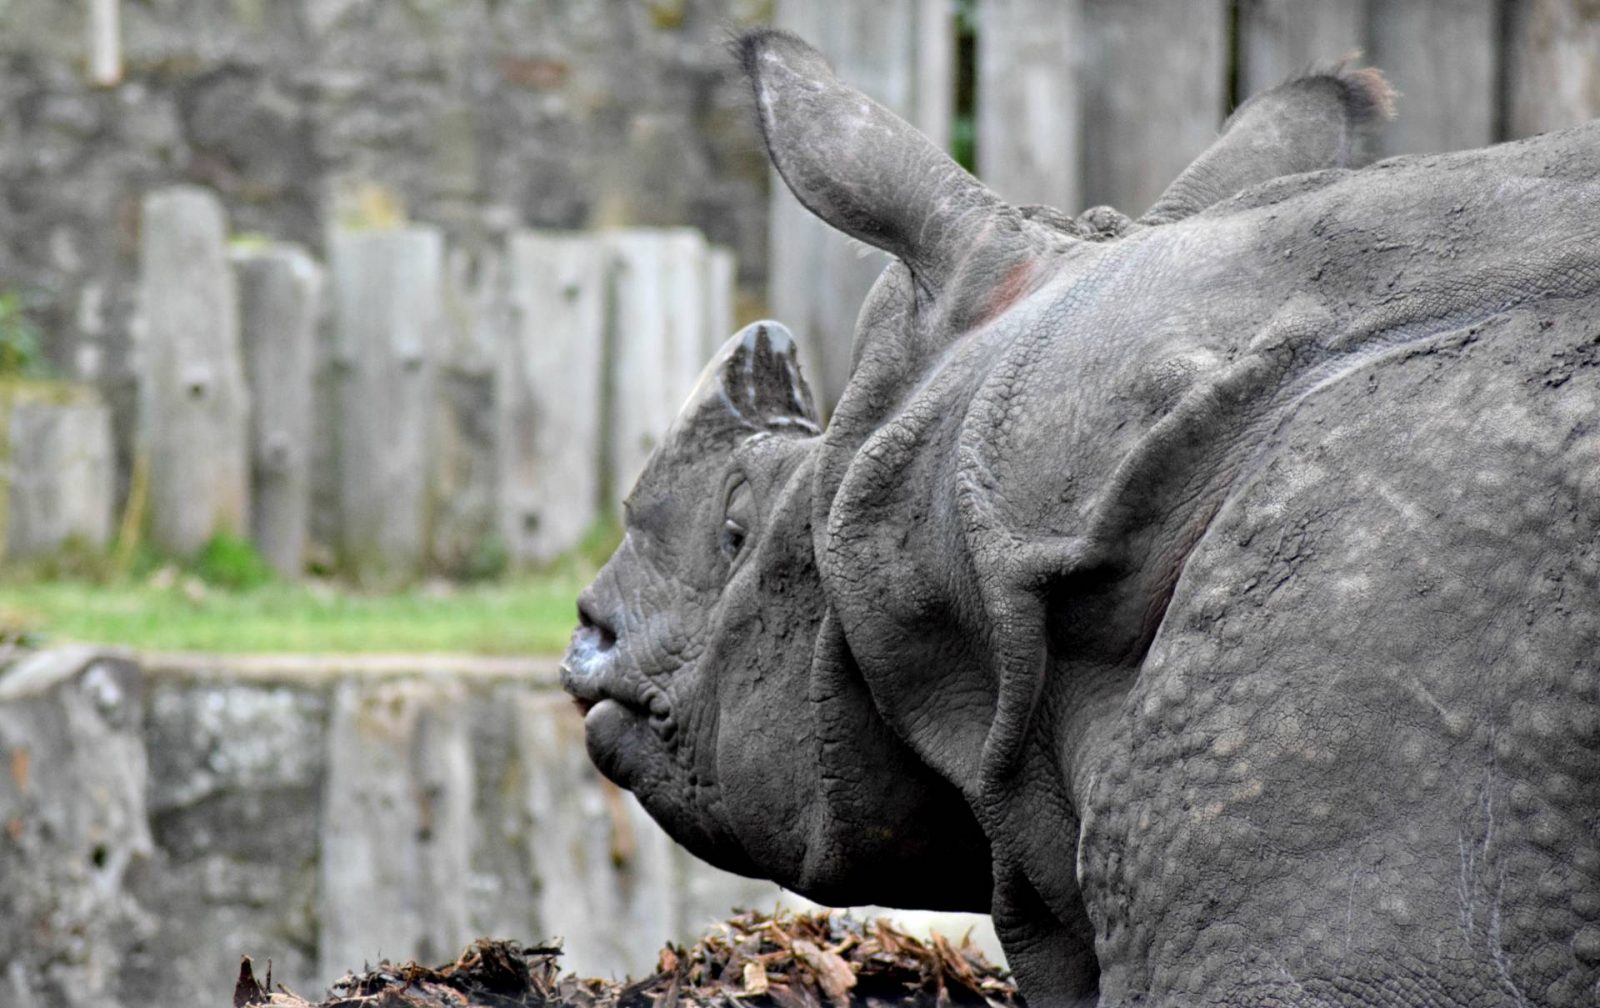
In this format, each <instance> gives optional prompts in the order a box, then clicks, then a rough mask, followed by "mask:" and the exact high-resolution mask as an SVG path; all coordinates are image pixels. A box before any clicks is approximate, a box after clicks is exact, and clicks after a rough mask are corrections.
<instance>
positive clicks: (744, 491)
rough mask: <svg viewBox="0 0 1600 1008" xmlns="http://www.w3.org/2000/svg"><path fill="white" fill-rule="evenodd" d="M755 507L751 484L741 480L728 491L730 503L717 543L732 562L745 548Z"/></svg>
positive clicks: (724, 514)
mask: <svg viewBox="0 0 1600 1008" xmlns="http://www.w3.org/2000/svg"><path fill="white" fill-rule="evenodd" d="M753 507H754V499H753V498H752V497H751V494H750V484H749V483H746V482H745V481H744V480H740V481H739V482H738V483H737V484H735V485H734V487H733V488H732V489H731V490H729V491H728V503H727V506H726V507H725V508H724V509H723V515H722V529H721V531H720V532H719V533H718V537H717V545H718V546H719V547H721V549H722V555H723V557H725V558H726V559H727V560H728V561H729V562H730V563H731V562H733V561H734V560H736V559H738V556H739V554H740V553H741V552H742V551H743V550H744V544H745V539H746V538H748V537H749V535H750V526H751V523H752V522H753V520H754V514H753V513H752V511H753Z"/></svg>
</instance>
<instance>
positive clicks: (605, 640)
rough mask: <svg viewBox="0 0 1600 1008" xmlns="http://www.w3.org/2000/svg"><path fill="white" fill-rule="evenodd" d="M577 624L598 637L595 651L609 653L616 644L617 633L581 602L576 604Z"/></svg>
mask: <svg viewBox="0 0 1600 1008" xmlns="http://www.w3.org/2000/svg"><path fill="white" fill-rule="evenodd" d="M578 623H579V625H581V626H584V627H587V628H589V629H590V630H593V631H594V632H595V633H596V634H598V635H599V638H600V640H599V642H598V643H597V644H596V645H595V650H597V651H610V650H611V648H612V647H613V646H614V645H615V644H616V643H617V633H616V631H615V630H613V629H611V626H610V624H608V623H606V622H605V621H604V620H601V619H598V618H597V617H596V616H595V615H594V614H593V613H592V612H591V611H590V610H589V607H588V606H587V605H585V604H584V603H583V602H581V601H580V602H579V603H578Z"/></svg>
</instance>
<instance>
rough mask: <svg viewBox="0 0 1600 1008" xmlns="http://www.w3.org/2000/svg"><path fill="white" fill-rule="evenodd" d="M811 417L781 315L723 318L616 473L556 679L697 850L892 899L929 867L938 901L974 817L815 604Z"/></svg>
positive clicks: (967, 897) (973, 892)
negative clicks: (911, 740)
mask: <svg viewBox="0 0 1600 1008" xmlns="http://www.w3.org/2000/svg"><path fill="white" fill-rule="evenodd" d="M820 433H821V418H820V417H819V415H818V413H817V410H816V408H815V406H814V405H813V402H812V397H811V392H810V390H809V389H808V388H807V386H806V383H805V380H804V379H803V377H802V376H801V373H800V367H799V363H798V359H797V353H796V348H795V344H794V340H793V338H792V337H791V336H790V334H789V332H788V331H787V330H786V329H784V327H783V326H781V325H778V324H776V323H772V322H758V323H755V324H753V325H751V326H748V327H747V328H745V329H744V330H743V331H741V332H739V333H738V334H736V335H735V336H734V337H733V338H732V339H730V340H729V341H728V343H727V344H726V345H725V346H724V347H723V348H722V350H721V352H720V353H719V354H718V355H717V356H716V358H715V359H714V360H713V361H712V362H711V364H710V365H709V366H708V367H707V368H706V370H705V371H704V373H703V374H702V376H701V378H700V381H699V382H698V383H697V385H696V387H695V389H694V391H693V393H692V394H691V395H690V396H689V399H688V401H687V403H686V404H685V405H684V407H683V410H682V412H681V414H680V415H679V417H678V419H677V420H676V421H675V422H674V424H673V425H672V427H671V429H670V430H669V432H668V433H667V434H666V436H665V437H664V439H663V441H662V443H661V445H660V447H659V448H658V449H657V450H656V452H655V453H654V454H653V455H652V457H651V458H650V460H649V461H648V463H647V465H646V467H645V469H644V472H643V474H642V475H641V476H640V477H639V480H638V483H637V485H636V486H635V487H634V488H633V491H632V493H630V494H629V495H628V498H627V501H626V503H625V506H624V513H625V523H626V534H625V537H624V539H623V542H622V544H621V546H620V547H619V548H618V549H617V552H616V554H615V556H613V557H612V558H611V560H610V561H609V562H608V563H607V564H606V565H605V567H604V568H603V569H602V570H601V571H600V573H599V575H598V576H597V577H596V579H595V581H594V583H593V584H592V585H591V586H590V587H589V588H588V589H587V590H586V591H585V592H584V593H583V595H582V597H581V599H580V601H579V617H580V626H579V627H578V629H577V631H576V632H575V633H574V635H573V641H572V647H571V650H570V651H569V653H568V655H567V658H566V661H565V663H564V665H563V678H564V682H565V685H566V686H567V688H568V690H570V691H571V692H572V693H573V694H574V695H575V696H577V697H578V698H579V701H580V704H581V705H583V706H584V707H586V708H587V714H586V719H585V724H586V734H587V738H588V746H589V752H590V754H591V756H592V758H593V759H594V762H595V764H596V765H597V766H598V767H599V768H600V769H601V771H602V772H603V773H605V774H606V775H607V776H608V777H610V778H611V779H612V780H614V781H616V782H618V783H619V784H622V785H623V786H625V787H627V788H629V789H631V790H632V791H634V792H635V793H636V794H637V795H638V796H639V798H640V799H641V801H642V802H643V803H644V805H645V807H646V808H647V809H648V810H649V812H650V813H651V815H653V816H654V817H655V818H656V819H657V820H658V821H659V822H661V823H662V824H663V825H664V826H665V827H666V828H667V829H668V831H669V832H671V833H672V835H673V836H674V837H675V838H677V839H678V840H679V841H680V842H682V843H683V844H684V845H685V846H687V847H688V848H689V849H690V850H692V851H694V852H695V853H696V854H698V855H700V856H701V857H703V858H705V859H706V860H708V861H711V862H712V863H714V864H717V865H719V866H721V867H724V868H726V869H729V870H732V871H736V872H742V873H744V874H748V875H757V876H761V877H769V878H774V879H776V880H777V881H779V882H782V883H784V884H786V885H788V886H790V887H791V888H794V889H795V890H797V891H799V892H802V893H805V894H807V895H811V896H813V897H815V898H817V899H820V900H825V901H831V902H868V901H893V902H899V903H907V902H910V901H912V900H914V899H917V898H919V897H918V896H917V895H916V894H917V893H919V892H921V891H922V890H924V889H925V887H924V886H923V885H922V881H923V879H925V877H926V876H927V873H929V872H936V873H938V874H939V875H940V876H941V877H947V878H948V879H949V880H950V884H949V886H948V887H947V888H944V889H942V890H941V891H940V892H939V893H937V894H935V897H936V898H935V899H934V900H933V902H934V903H936V904H939V905H941V906H948V907H959V908H966V909H983V908H985V907H986V906H987V901H988V895H989V893H988V890H989V874H988V867H987V864H988V859H987V849H986V847H985V845H984V842H983V839H982V836H981V834H980V833H979V832H978V830H977V827H976V826H975V824H974V823H973V821H972V819H971V817H970V815H968V814H967V812H966V810H965V808H964V807H963V806H962V805H961V803H960V799H959V796H958V794H957V793H956V792H955V790H954V789H952V788H950V787H949V786H948V785H946V784H944V783H943V782H942V781H940V780H938V779H937V778H936V777H934V776H933V775H932V774H930V773H929V772H928V771H927V770H926V769H925V768H923V767H921V766H920V765H919V764H918V763H917V762H916V761H915V760H914V759H912V758H911V756H910V754H909V752H908V751H907V750H906V749H905V748H904V747H903V746H902V745H901V744H900V743H899V742H898V741H897V740H896V739H894V737H893V736H892V734H890V732H889V731H888V729H887V727H886V726H885V725H884V724H883V722H882V721H881V719H879V718H877V717H876V716H875V713H874V712H873V709H872V705H871V703H870V701H869V700H868V699H867V697H866V694H865V692H864V690H863V688H862V686H861V684H860V681H859V677H858V676H856V675H855V674H854V670H853V669H852V668H851V667H850V665H849V656H848V653H847V652H846V651H845V649H844V648H843V645H842V640H841V639H840V638H839V634H838V629H837V625H836V623H834V622H833V621H832V620H831V619H830V617H829V616H828V615H827V611H826V608H827V607H826V605H825V603H824V600H823V597H822V592H821V589H820V585H819V583H818V578H817V573H816V568H815V564H814V563H813V561H812V558H811V541H810V530H809V508H810V495H809V484H810V479H811V475H812V469H813V467H812V465H811V464H810V461H809V459H810V456H811V455H812V452H813V449H814V447H815V443H816V440H817V438H818V435H819V434H820ZM863 766H870V767H872V768H873V774H872V775H870V776H869V777H864V776H863V775H862V774H861V773H860V772H859V769H860V768H861V767H863ZM863 785H865V786H863ZM930 823H937V824H938V826H937V828H936V829H935V828H930V827H929V824H930ZM926 895H927V894H926V893H923V894H922V897H921V898H926Z"/></svg>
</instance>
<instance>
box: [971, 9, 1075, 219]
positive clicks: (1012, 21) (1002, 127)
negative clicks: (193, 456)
mask: <svg viewBox="0 0 1600 1008" xmlns="http://www.w3.org/2000/svg"><path fill="white" fill-rule="evenodd" d="M1081 16H1082V9H1081V5H1080V3H1079V0H986V2H984V3H982V4H980V5H979V6H978V38H977V45H978V51H977V71H978V81H977V96H976V97H977V110H976V115H975V118H976V120H977V122H976V126H977V141H976V143H977V157H978V177H979V178H981V179H983V180H984V182H986V183H987V184H988V185H989V186H990V187H991V188H993V189H994V190H995V191H996V192H998V193H999V194H1000V195H1001V196H1002V197H1004V198H1005V199H1006V200H1008V201H1010V202H1012V203H1044V204H1047V205H1049V206H1053V207H1056V208H1058V209H1061V210H1064V211H1066V212H1067V213H1076V212H1077V210H1078V208H1079V203H1080V200H1079V184H1078V183H1079V169H1080V165H1081V161H1082V152H1081V149H1080V147H1079V142H1080V139H1081V135H1082V129H1083V124H1082V120H1081V118H1080V112H1081V108H1082V104H1081V101H1080V87H1079V83H1078V74H1079V66H1078V64H1079V59H1080V54H1081V52H1082V42H1081V38H1080V36H1081V34H1082V26H1081V23H1080V19H1081Z"/></svg>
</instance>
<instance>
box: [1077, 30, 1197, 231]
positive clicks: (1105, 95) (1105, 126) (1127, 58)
mask: <svg viewBox="0 0 1600 1008" xmlns="http://www.w3.org/2000/svg"><path fill="white" fill-rule="evenodd" d="M1083 15H1084V17H1083V25H1084V33H1083V38H1084V45H1085V48H1084V50H1083V53H1084V56H1083V72H1082V75H1081V77H1080V79H1081V80H1082V81H1083V83H1084V88H1083V124H1084V128H1083V163H1084V174H1083V200H1084V202H1085V203H1087V204H1110V205H1111V206H1114V207H1116V208H1117V209H1118V210H1121V211H1123V212H1124V213H1126V214H1129V215H1130V216H1135V217H1136V216H1138V215H1139V214H1141V213H1143V212H1144V211H1145V209H1146V208H1147V207H1149V206H1150V204H1151V203H1153V202H1154V201H1155V199H1156V198H1157V197H1158V196H1160V195H1161V193H1162V191H1163V190H1165V189H1166V187H1167V185H1168V183H1170V182H1171V181H1172V180H1173V179H1174V178H1176V177H1177V175H1178V173H1179V172H1181V171H1182V170H1183V169H1184V168H1185V167H1187V166H1188V164H1189V162H1190V161H1192V160H1193V159H1194V158H1195V156H1196V155H1198V154H1199V153H1200V152H1201V151H1203V150H1205V148H1206V147H1207V146H1209V145H1210V143H1211V141H1213V140H1215V139H1216V136H1217V128H1218V127H1219V126H1220V125H1221V123H1222V118H1223V112H1224V109H1223V106H1224V104H1225V103H1226V99H1227V76H1228V5H1227V3H1226V2H1225V0H1142V2H1140V3H1127V2H1124V0H1084V7H1083ZM1174 39H1181V40H1182V44H1181V45H1174V44H1173V40H1174Z"/></svg>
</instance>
